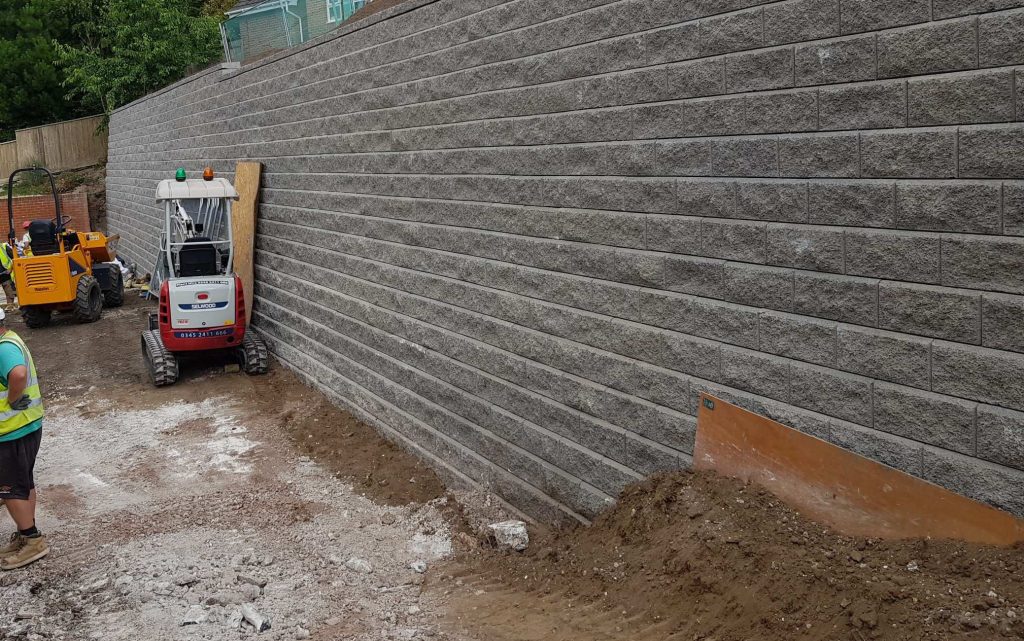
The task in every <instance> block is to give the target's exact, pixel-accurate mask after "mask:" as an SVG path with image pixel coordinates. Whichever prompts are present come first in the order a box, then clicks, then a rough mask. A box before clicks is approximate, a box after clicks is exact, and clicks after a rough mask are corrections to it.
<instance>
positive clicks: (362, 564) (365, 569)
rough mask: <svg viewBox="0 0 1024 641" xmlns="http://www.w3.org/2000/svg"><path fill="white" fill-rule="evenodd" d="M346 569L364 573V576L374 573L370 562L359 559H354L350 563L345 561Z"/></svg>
mask: <svg viewBox="0 0 1024 641" xmlns="http://www.w3.org/2000/svg"><path fill="white" fill-rule="evenodd" d="M345 567H346V568H348V569H350V570H352V571H353V572H362V573H363V574H370V573H371V572H373V566H372V565H370V562H369V561H366V560H363V559H360V558H358V557H352V558H351V559H349V560H348V561H345Z"/></svg>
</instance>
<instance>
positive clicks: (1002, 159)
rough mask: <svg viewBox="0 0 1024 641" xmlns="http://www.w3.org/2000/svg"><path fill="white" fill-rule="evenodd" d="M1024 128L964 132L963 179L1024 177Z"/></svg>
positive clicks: (980, 128)
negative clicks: (1023, 165) (1023, 167)
mask: <svg viewBox="0 0 1024 641" xmlns="http://www.w3.org/2000/svg"><path fill="white" fill-rule="evenodd" d="M1021 163H1024V126H1021V125H1018V124H1014V125H989V126H976V127H963V128H961V129H960V176H961V177H963V178H1022V177H1024V169H1022V164H1021Z"/></svg>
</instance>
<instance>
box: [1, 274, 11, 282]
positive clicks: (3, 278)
mask: <svg viewBox="0 0 1024 641" xmlns="http://www.w3.org/2000/svg"><path fill="white" fill-rule="evenodd" d="M7 282H12V281H11V272H3V273H0V285H3V284H4V283H7Z"/></svg>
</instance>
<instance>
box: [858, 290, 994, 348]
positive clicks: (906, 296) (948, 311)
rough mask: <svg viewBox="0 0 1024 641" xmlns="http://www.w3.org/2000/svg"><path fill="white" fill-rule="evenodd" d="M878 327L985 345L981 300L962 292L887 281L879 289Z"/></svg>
mask: <svg viewBox="0 0 1024 641" xmlns="http://www.w3.org/2000/svg"><path fill="white" fill-rule="evenodd" d="M878 326H879V327H881V328H884V329H891V330H893V331H897V332H906V333H909V334H921V335H923V336H932V337H935V338H945V339H947V340H951V341H959V342H963V343H975V344H977V343H979V342H980V341H981V296H980V294H978V293H977V292H971V291H966V290H960V289H947V288H945V287H932V286H928V285H914V284H912V283H898V282H889V281H885V282H882V283H880V284H879V286H878Z"/></svg>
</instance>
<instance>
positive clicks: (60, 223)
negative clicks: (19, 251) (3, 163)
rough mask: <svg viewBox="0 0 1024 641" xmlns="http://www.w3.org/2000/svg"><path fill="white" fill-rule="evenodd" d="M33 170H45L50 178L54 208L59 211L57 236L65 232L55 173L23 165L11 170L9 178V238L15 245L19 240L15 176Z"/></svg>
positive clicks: (45, 169) (44, 168)
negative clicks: (15, 201) (16, 228)
mask: <svg viewBox="0 0 1024 641" xmlns="http://www.w3.org/2000/svg"><path fill="white" fill-rule="evenodd" d="M25 171H31V172H34V173H40V172H43V173H45V174H46V176H47V177H48V178H49V179H50V193H52V194H53V209H54V211H55V212H56V213H57V238H58V239H59V238H60V236H61V234H63V233H64V216H62V215H61V213H60V197H59V196H58V195H57V183H56V182H55V181H54V180H53V174H51V173H50V170H49V169H47V168H46V167H23V168H22V169H15V170H14V171H12V172H11V175H10V176H9V177H8V178H7V224H8V226H9V228H10V230H9V231H8V234H7V238H8V240H9V241H10V243H11V245H12V246H13V245H14V243H15V242H16V241H17V236H15V234H14V177H15V176H17V175H18V174H20V173H22V172H25Z"/></svg>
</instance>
